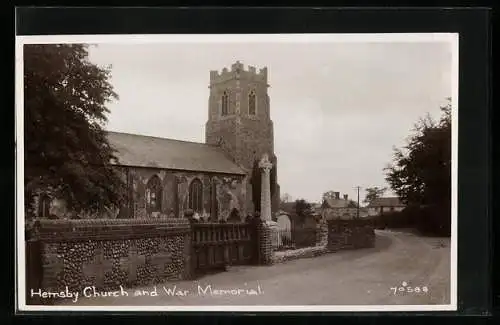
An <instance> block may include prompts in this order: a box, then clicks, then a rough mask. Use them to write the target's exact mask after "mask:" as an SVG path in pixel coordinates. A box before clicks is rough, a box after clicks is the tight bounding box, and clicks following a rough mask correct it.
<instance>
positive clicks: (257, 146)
mask: <svg viewBox="0 0 500 325" xmlns="http://www.w3.org/2000/svg"><path fill="white" fill-rule="evenodd" d="M268 88H269V84H268V70H267V68H262V69H259V70H258V71H257V70H256V68H255V67H252V66H248V69H245V68H244V66H243V64H241V63H240V62H239V61H238V62H236V63H234V64H232V66H231V67H230V69H228V68H224V69H222V71H220V72H219V71H210V83H209V89H210V95H209V99H208V103H209V104H208V118H207V122H206V124H205V143H196V142H188V141H182V140H177V139H167V138H158V137H151V136H143V135H138V134H127V133H117V132H109V133H108V139H109V143H110V145H111V146H112V147H114V148H115V149H116V150H117V153H116V156H117V158H118V163H116V164H115V165H116V167H117V168H118V169H119V170H121V172H123V177H124V180H125V181H126V184H127V188H128V196H127V204H126V206H124V207H121V209H120V211H119V213H118V215H117V217H118V218H158V217H183V216H184V213H185V211H186V210H188V209H190V210H191V211H193V212H194V213H196V214H197V215H199V216H201V217H202V218H203V219H204V220H211V221H218V220H220V219H224V220H234V221H236V220H244V218H245V217H246V216H247V215H248V214H252V213H254V212H255V211H256V209H255V207H254V206H253V205H254V204H253V199H252V184H251V175H252V170H253V168H254V165H255V163H256V161H259V160H260V159H261V158H262V157H263V156H264V155H267V156H268V157H269V160H270V161H271V163H272V164H273V169H272V173H273V174H274V177H272V183H271V186H272V187H273V188H272V198H271V210H272V213H273V215H274V214H275V213H276V212H277V211H278V209H279V197H280V196H279V195H280V193H279V192H280V190H279V185H278V183H277V177H276V175H277V157H276V155H275V153H274V131H273V122H272V120H271V117H270V105H269V95H268ZM200 127H201V126H200ZM257 210H258V208H257Z"/></svg>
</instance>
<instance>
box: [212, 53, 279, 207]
mask: <svg viewBox="0 0 500 325" xmlns="http://www.w3.org/2000/svg"><path fill="white" fill-rule="evenodd" d="M268 87H269V85H268V83H267V68H262V69H259V71H258V72H257V70H256V69H255V67H252V66H248V70H245V69H244V67H243V64H241V63H240V62H239V61H237V62H236V63H234V64H233V65H232V66H231V69H230V70H229V69H227V68H224V69H222V72H220V73H219V72H218V71H210V86H209V88H210V96H209V102H208V121H207V123H206V126H205V132H206V134H205V141H206V143H207V144H212V145H218V146H220V147H222V148H223V149H224V151H225V152H226V153H227V155H228V156H229V157H230V158H232V159H233V161H234V162H235V163H237V164H238V165H240V166H241V167H243V168H245V169H246V170H247V171H248V178H247V179H248V180H247V186H246V197H247V204H246V210H247V212H251V211H252V212H253V211H255V210H254V207H253V203H252V188H251V185H250V176H251V173H252V168H253V166H254V163H255V161H256V160H260V159H261V158H262V156H263V155H264V154H265V153H267V154H268V156H269V158H270V160H271V162H272V163H273V167H274V168H275V170H274V171H273V172H274V175H277V158H276V155H275V154H274V131H273V122H272V121H271V116H270V107H269V96H268V93H267V89H268ZM274 179H275V180H276V184H275V185H274V186H275V187H274V189H273V197H272V198H271V200H272V212H273V215H274V213H275V212H277V211H278V209H279V185H277V177H274ZM271 186H273V184H272V185H271Z"/></svg>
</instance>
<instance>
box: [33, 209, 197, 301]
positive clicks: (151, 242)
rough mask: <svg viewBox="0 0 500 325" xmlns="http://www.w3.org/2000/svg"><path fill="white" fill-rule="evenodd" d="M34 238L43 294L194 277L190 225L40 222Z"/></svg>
mask: <svg viewBox="0 0 500 325" xmlns="http://www.w3.org/2000/svg"><path fill="white" fill-rule="evenodd" d="M33 232H34V233H33V235H32V243H33V242H34V243H36V245H38V247H37V248H36V249H37V251H38V252H39V254H37V255H39V256H40V257H39V258H41V261H40V262H41V270H40V271H41V274H40V275H39V281H37V282H38V284H39V285H40V287H41V288H43V289H44V290H51V291H60V290H64V289H65V287H66V286H68V287H69V289H70V290H75V291H80V292H81V290H83V289H84V288H85V287H89V286H95V287H96V290H103V291H107V290H114V289H116V288H119V286H120V285H121V286H123V287H133V286H142V285H149V284H153V283H159V282H162V281H165V280H177V279H188V278H189V277H190V275H191V271H190V270H191V269H190V249H191V230H190V225H189V222H188V220H186V219H143V220H140V219H132V220H106V219H98V220H40V221H39V222H38V223H37V224H36V225H35V227H34V229H33ZM33 289H37V288H33Z"/></svg>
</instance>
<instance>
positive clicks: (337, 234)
mask: <svg viewBox="0 0 500 325" xmlns="http://www.w3.org/2000/svg"><path fill="white" fill-rule="evenodd" d="M374 246H375V230H374V227H373V222H372V221H370V220H363V219H354V220H329V221H328V243H327V248H328V250H329V251H338V250H343V249H358V248H371V247H374Z"/></svg>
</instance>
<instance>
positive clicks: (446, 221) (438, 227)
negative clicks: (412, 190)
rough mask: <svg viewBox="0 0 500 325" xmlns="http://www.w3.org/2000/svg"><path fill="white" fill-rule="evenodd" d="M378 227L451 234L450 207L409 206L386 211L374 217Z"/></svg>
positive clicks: (432, 234)
mask: <svg viewBox="0 0 500 325" xmlns="http://www.w3.org/2000/svg"><path fill="white" fill-rule="evenodd" d="M372 220H373V221H374V226H375V228H376V229H386V228H389V229H398V228H399V229H401V228H413V229H416V230H418V231H419V232H420V233H421V234H423V235H430V236H450V234H451V227H450V226H451V215H450V211H449V209H446V208H438V207H427V208H420V207H407V208H405V209H404V210H403V211H400V212H391V213H384V214H382V215H379V216H375V217H372Z"/></svg>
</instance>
